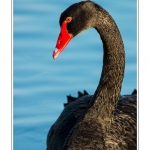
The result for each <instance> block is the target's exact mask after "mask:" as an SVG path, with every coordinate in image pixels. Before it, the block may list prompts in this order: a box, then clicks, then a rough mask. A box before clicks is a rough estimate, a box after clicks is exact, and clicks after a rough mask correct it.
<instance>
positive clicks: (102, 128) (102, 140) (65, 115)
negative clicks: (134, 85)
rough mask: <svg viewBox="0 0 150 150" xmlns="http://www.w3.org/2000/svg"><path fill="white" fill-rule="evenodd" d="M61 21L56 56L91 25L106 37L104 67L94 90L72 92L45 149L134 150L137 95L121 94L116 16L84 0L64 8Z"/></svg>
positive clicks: (122, 58) (121, 56)
mask: <svg viewBox="0 0 150 150" xmlns="http://www.w3.org/2000/svg"><path fill="white" fill-rule="evenodd" d="M60 26H61V31H60V34H59V37H58V40H57V43H56V49H55V51H54V52H53V58H54V59H56V57H57V56H58V55H59V53H61V52H62V50H63V49H64V48H65V47H66V45H67V44H68V43H69V41H70V40H71V39H72V38H73V37H75V36H76V35H77V34H79V33H80V32H82V31H84V30H86V29H88V28H90V27H93V28H95V29H96V30H97V32H98V33H99V34H100V38H101V40H102V42H103V49H104V56H103V69H102V74H101V78H100V81H99V84H98V87H97V89H96V91H95V93H94V95H88V94H85V95H83V96H79V98H78V99H76V100H73V99H72V98H71V99H72V102H70V103H69V104H68V105H66V107H65V108H64V110H63V112H62V113H61V115H60V116H59V118H58V119H57V120H56V122H55V123H54V124H53V125H52V127H51V129H50V131H49V133H48V135H47V150H136V147H137V144H136V143H137V141H136V139H137V131H136V118H137V116H136V99H137V96H136V92H134V93H133V94H131V95H125V96H120V90H121V86H122V80H123V76H124V67H125V53H124V45H123V41H122V37H121V35H120V32H119V29H118V27H117V25H116V23H115V21H114V20H113V18H112V17H111V16H110V14H109V13H108V12H107V11H106V10H105V9H103V8H102V7H101V6H99V5H98V4H96V3H94V2H92V1H82V2H79V3H75V4H73V5H71V6H70V7H69V8H67V9H66V10H65V11H64V12H63V13H62V14H61V16H60Z"/></svg>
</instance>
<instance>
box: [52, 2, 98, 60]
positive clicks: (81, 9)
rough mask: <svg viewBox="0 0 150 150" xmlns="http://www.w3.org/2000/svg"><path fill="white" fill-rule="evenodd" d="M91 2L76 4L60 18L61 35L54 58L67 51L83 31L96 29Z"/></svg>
mask: <svg viewBox="0 0 150 150" xmlns="http://www.w3.org/2000/svg"><path fill="white" fill-rule="evenodd" d="M91 4H92V5H91ZM93 4H94V3H92V2H91V1H83V2H79V3H75V4H73V5H71V6H70V7H68V8H67V9H66V10H65V11H64V12H63V13H62V14H61V16H60V20H59V23H60V28H61V29H60V34H59V36H58V40H57V42H56V48H55V50H54V52H53V58H54V59H56V58H57V56H58V55H59V54H60V53H61V52H62V51H63V50H64V49H65V47H66V46H67V45H68V43H69V42H70V41H71V39H72V38H73V37H75V36H76V35H77V34H79V33H81V32H82V31H84V30H86V29H88V28H90V27H94V22H95V17H94V16H93V15H95V13H94V12H93V11H95V9H93V7H92V6H93Z"/></svg>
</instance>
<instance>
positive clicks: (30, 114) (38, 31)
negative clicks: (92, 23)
mask: <svg viewBox="0 0 150 150" xmlns="http://www.w3.org/2000/svg"><path fill="white" fill-rule="evenodd" d="M75 2H79V1H78V0H72V1H70V0H63V1H59V0H55V1H50V0H14V1H13V9H14V10H13V31H14V34H13V92H14V93H13V116H14V117H13V124H14V127H13V129H14V130H13V146H14V150H34V149H36V150H43V149H46V137H47V133H48V131H49V129H50V127H51V125H52V124H53V123H54V122H55V121H56V119H57V118H58V116H59V115H60V113H61V111H62V110H63V103H66V101H67V99H66V95H70V94H71V95H72V96H74V97H77V92H78V91H81V92H83V90H86V91H87V92H88V93H89V94H91V95H92V94H94V91H95V89H96V87H97V85H98V82H99V79H100V75H101V69H102V59H103V58H102V57H103V50H102V42H101V41H100V37H99V34H98V33H97V32H96V30H95V29H92V28H91V29H89V30H86V31H85V32H82V33H81V34H79V35H78V36H76V37H75V38H74V39H73V40H72V41H71V42H70V43H69V45H68V46H67V48H66V49H65V50H64V51H63V52H62V53H61V55H59V56H58V58H57V59H56V60H55V61H54V60H53V58H52V52H53V50H54V48H55V44H56V41H57V38H58V35H59V31H60V26H59V17H60V14H61V13H62V12H63V11H64V10H65V9H66V8H67V7H68V6H70V5H71V4H73V3H75ZM95 2H96V3H98V4H99V5H101V6H102V7H103V8H105V9H106V10H107V11H108V12H109V13H110V14H111V15H112V17H113V18H114V20H115V21H116V23H117V25H118V28H119V29H120V32H121V35H122V37H123V41H124V46H125V52H126V68H125V75H124V80H123V84H122V90H121V95H125V94H131V93H132V91H133V90H134V89H135V88H136V86H137V82H136V81H137V16H136V13H137V4H136V3H137V1H136V0H133V1H131V0H126V1H120V0H113V1H110V0H95Z"/></svg>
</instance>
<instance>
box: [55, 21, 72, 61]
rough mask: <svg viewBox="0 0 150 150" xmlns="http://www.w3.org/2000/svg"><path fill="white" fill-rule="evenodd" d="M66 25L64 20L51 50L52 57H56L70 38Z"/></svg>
mask: <svg viewBox="0 0 150 150" xmlns="http://www.w3.org/2000/svg"><path fill="white" fill-rule="evenodd" d="M66 26H67V21H64V22H63V23H62V26H61V30H60V34H59V37H58V40H57V43H56V48H55V50H54V52H53V58H54V59H56V57H57V56H58V55H59V54H60V53H61V52H62V51H63V50H64V48H65V47H66V46H67V44H68V43H69V42H70V40H71V39H72V35H71V34H69V33H68V32H67V29H66Z"/></svg>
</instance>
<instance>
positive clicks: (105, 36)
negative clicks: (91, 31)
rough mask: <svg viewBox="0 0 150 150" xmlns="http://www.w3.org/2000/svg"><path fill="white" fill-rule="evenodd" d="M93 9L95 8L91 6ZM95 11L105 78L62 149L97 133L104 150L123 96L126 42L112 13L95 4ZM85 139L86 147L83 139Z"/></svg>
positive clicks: (101, 79)
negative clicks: (101, 46) (124, 42)
mask: <svg viewBox="0 0 150 150" xmlns="http://www.w3.org/2000/svg"><path fill="white" fill-rule="evenodd" d="M89 3H90V2H89ZM90 7H93V6H91V5H90ZM94 7H95V8H96V9H94V11H95V12H94V19H93V20H95V21H92V23H91V24H92V25H91V27H94V28H95V29H96V30H97V31H98V33H99V34H100V37H101V40H102V42H103V49H104V57H103V69H102V74H101V78H100V81H99V84H98V87H97V89H96V91H95V93H94V96H93V98H92V100H91V102H90V104H89V106H88V108H87V109H86V111H85V113H84V114H82V116H81V118H79V120H78V122H77V123H76V125H75V126H74V128H73V129H72V130H71V131H70V134H69V135H68V137H67V139H66V142H65V144H64V146H63V148H65V146H66V147H72V146H73V145H75V143H82V142H81V139H80V138H77V137H78V136H79V135H81V133H82V132H83V134H85V135H86V134H87V135H91V136H92V135H94V134H92V133H93V132H94V133H95V132H96V133H98V137H99V139H100V140H99V142H102V143H100V145H101V146H102V148H101V149H105V147H103V146H104V143H103V141H104V140H103V139H104V135H105V133H106V131H107V129H108V128H109V126H110V125H111V122H112V120H113V116H114V115H113V112H114V110H115V107H116V104H117V102H118V99H119V95H120V90H121V85H122V80H123V75H124V65H125V54H124V45H123V41H122V38H121V35H120V32H119V30H118V27H117V25H116V23H115V22H114V20H113V19H112V17H111V16H110V15H109V13H108V12H106V11H105V10H104V9H103V8H102V7H100V6H98V5H96V4H95V5H94ZM91 10H93V9H91ZM87 14H88V13H87ZM96 124H97V125H96ZM97 126H100V127H99V128H98V129H99V130H98V131H96V129H97ZM83 129H84V130H83ZM99 132H100V133H101V134H99ZM72 137H76V139H75V140H74V139H73V138H72ZM93 138H94V137H93ZM82 139H83V143H84V142H85V141H84V138H82Z"/></svg>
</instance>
